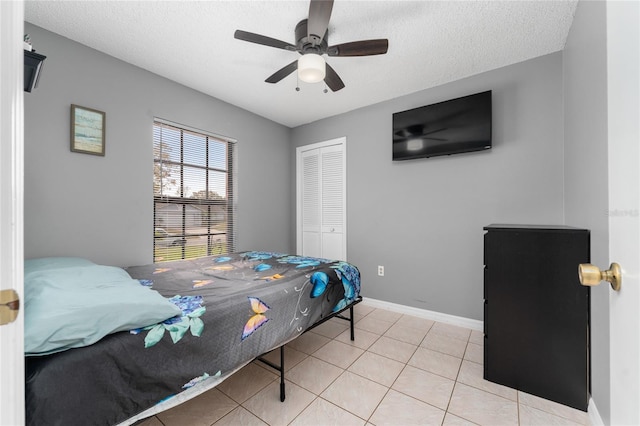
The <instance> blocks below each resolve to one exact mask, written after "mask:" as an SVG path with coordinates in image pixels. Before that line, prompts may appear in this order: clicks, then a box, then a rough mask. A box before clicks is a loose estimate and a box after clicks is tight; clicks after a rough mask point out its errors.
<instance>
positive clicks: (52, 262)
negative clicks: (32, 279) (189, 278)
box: [24, 257, 95, 275]
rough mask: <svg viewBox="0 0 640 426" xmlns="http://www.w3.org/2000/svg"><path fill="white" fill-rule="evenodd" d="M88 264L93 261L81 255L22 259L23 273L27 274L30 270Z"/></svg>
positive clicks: (36, 270)
mask: <svg viewBox="0 0 640 426" xmlns="http://www.w3.org/2000/svg"><path fill="white" fill-rule="evenodd" d="M90 265H95V263H93V262H92V261H90V260H89V259H83V258H81V257H41V258H38V259H26V260H25V261H24V273H25V275H27V274H29V273H30V272H38V271H49V270H51V269H61V268H73V267H76V266H90Z"/></svg>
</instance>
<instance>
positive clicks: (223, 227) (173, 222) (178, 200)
mask: <svg viewBox="0 0 640 426" xmlns="http://www.w3.org/2000/svg"><path fill="white" fill-rule="evenodd" d="M234 147H235V141H234V140H231V139H228V138H224V137H221V136H215V135H212V134H207V133H206V132H202V131H200V130H195V129H189V128H185V127H184V126H181V125H177V124H175V123H170V122H167V121H164V120H159V119H156V120H155V121H154V123H153V157H154V158H153V201H154V208H153V227H154V233H153V258H154V261H155V262H164V261H169V260H178V259H193V258H196V257H202V256H210V255H215V254H225V253H230V252H233V251H234V248H235V247H234V203H233V191H234V187H235V185H234V177H233V176H234V173H233V160H234Z"/></svg>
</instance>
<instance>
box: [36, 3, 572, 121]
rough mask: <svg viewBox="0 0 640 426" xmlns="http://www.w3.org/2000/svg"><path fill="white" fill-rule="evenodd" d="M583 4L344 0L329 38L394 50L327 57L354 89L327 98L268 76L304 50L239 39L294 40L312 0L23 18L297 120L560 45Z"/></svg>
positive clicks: (133, 7) (150, 6)
mask: <svg viewBox="0 0 640 426" xmlns="http://www.w3.org/2000/svg"><path fill="white" fill-rule="evenodd" d="M576 3H577V0H571V1H548V0H547V1H518V0H510V1H382V0H380V1H347V0H335V3H334V6H333V12H332V15H331V21H330V23H329V40H330V42H329V44H330V45H334V44H339V43H345V42H349V41H356V40H365V39H372V38H387V39H389V51H388V53H387V54H386V55H380V56H370V57H351V58H338V57H330V58H328V59H327V62H328V63H329V64H330V65H331V66H332V67H333V68H334V69H335V70H336V72H337V73H338V74H339V75H340V77H341V78H342V80H343V81H344V83H345V85H346V87H345V88H344V89H342V90H340V91H338V92H335V93H334V92H331V91H329V92H328V93H326V94H325V93H323V89H324V88H325V85H324V83H317V84H307V83H302V82H300V88H301V90H300V91H296V90H295V88H296V86H297V84H298V82H297V77H296V74H295V73H293V74H291V75H290V76H288V77H286V78H285V79H284V80H282V81H281V82H279V83H277V84H269V83H265V82H264V80H265V79H266V78H267V77H268V76H270V75H271V74H272V73H274V72H275V71H276V70H278V69H280V68H282V67H283V66H285V65H287V64H288V63H290V62H291V61H293V60H294V59H295V58H297V57H298V56H299V55H298V54H297V53H295V52H288V51H285V50H280V49H275V48H271V47H266V46H260V45H256V44H251V43H247V42H244V41H240V40H236V39H234V38H233V33H234V31H235V30H236V29H242V30H245V31H249V32H253V33H258V34H262V35H266V36H269V37H272V38H276V39H279V40H283V41H286V42H289V43H292V44H295V40H294V28H295V26H296V24H297V23H298V22H299V21H300V20H302V19H305V18H306V17H307V15H308V12H309V3H308V1H306V0H300V1H275V0H272V1H260V0H256V1H29V0H28V1H26V3H25V20H26V21H27V22H30V23H32V24H35V25H37V26H40V27H42V28H45V29H47V30H49V31H52V32H54V33H57V34H60V35H62V36H65V37H67V38H70V39H72V40H75V41H77V42H79V43H82V44H84V45H87V46H89V47H92V48H94V49H97V50H99V51H101V52H104V53H106V54H108V55H111V56H114V57H116V58H119V59H121V60H123V61H126V62H129V63H131V64H134V65H137V66H139V67H141V68H144V69H146V70H149V71H151V72H153V73H156V74H159V75H161V76H164V77H167V78H169V79H171V80H174V81H176V82H179V83H181V84H183V85H185V86H188V87H191V88H193V89H196V90H198V91H200V92H203V93H206V94H208V95H211V96H213V97H216V98H218V99H221V100H223V101H226V102H228V103H231V104H233V105H237V106H239V107H241V108H244V109H247V110H249V111H252V112H254V113H256V114H258V115H261V116H263V117H266V118H268V119H271V120H273V121H276V122H278V123H281V124H284V125H286V126H289V127H295V126H298V125H301V124H305V123H309V122H313V121H316V120H319V119H322V118H325V117H329V116H333V115H337V114H341V113H344V112H346V111H350V110H353V109H356V108H360V107H363V106H367V105H371V104H374V103H377V102H381V101H384V100H388V99H392V98H396V97H398V96H402V95H405V94H408V93H413V92H416V91H419V90H423V89H427V88H430V87H434V86H437V85H440V84H443V83H447V82H450V81H453V80H457V79H460V78H464V77H467V76H470V75H473V74H477V73H480V72H484V71H488V70H491V69H495V68H499V67H502V66H505V65H509V64H513V63H516V62H521V61H523V60H527V59H530V58H534V57H537V56H540V55H545V54H548V53H552V52H556V51H558V50H562V49H563V47H564V44H565V41H566V38H567V34H568V32H569V28H570V26H571V22H572V20H573V15H574V12H575V8H576ZM34 44H35V45H36V46H37V40H34ZM325 58H326V57H325Z"/></svg>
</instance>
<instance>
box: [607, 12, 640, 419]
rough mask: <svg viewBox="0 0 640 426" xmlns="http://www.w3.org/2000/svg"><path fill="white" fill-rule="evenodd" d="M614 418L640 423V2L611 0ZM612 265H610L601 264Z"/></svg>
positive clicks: (611, 219)
mask: <svg viewBox="0 0 640 426" xmlns="http://www.w3.org/2000/svg"><path fill="white" fill-rule="evenodd" d="M606 11H607V80H608V83H607V85H608V127H609V132H608V144H609V160H608V166H609V259H610V261H611V262H616V263H619V264H620V266H621V267H622V273H623V274H622V288H621V289H620V291H619V292H615V291H611V292H610V293H609V294H610V297H609V309H610V313H609V315H610V339H611V341H610V350H611V353H610V356H611V371H610V374H611V424H612V425H640V314H639V312H640V277H639V275H640V173H639V172H638V169H639V168H640V149H639V145H640V132H639V131H638V126H639V123H640V108H639V107H638V98H639V95H640V87H639V86H638V80H639V76H640V68H639V67H638V63H639V58H638V56H639V52H640V45H639V40H640V34H639V32H638V26H639V17H640V3H638V2H617V1H616V2H610V1H608V2H607V9H606ZM601 266H608V265H601Z"/></svg>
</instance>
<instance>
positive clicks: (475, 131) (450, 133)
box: [393, 90, 491, 161]
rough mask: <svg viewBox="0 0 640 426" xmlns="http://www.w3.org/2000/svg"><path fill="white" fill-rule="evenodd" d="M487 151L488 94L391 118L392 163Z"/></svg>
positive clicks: (460, 99)
mask: <svg viewBox="0 0 640 426" xmlns="http://www.w3.org/2000/svg"><path fill="white" fill-rule="evenodd" d="M487 149H491V90H488V91H486V92H481V93H476V94H474V95H469V96H464V97H462V98H457V99H451V100H449V101H444V102H440V103H437V104H433V105H426V106H423V107H419V108H414V109H410V110H407V111H402V112H396V113H394V114H393V160H394V161H400V160H411V159H414V158H425V157H435V156H438V155H451V154H458V153H462V152H471V151H483V150H487Z"/></svg>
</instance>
